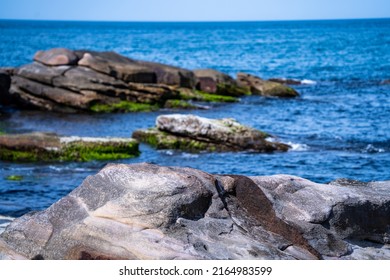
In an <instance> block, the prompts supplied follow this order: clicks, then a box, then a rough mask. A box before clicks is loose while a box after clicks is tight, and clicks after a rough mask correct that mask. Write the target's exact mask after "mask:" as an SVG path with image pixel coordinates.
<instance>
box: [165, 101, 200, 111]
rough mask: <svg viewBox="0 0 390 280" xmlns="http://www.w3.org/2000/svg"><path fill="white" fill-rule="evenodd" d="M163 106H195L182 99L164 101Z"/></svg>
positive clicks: (190, 107)
mask: <svg viewBox="0 0 390 280" xmlns="http://www.w3.org/2000/svg"><path fill="white" fill-rule="evenodd" d="M164 107H165V108H177V109H195V108H196V106H194V105H192V104H190V103H188V102H187V101H184V100H177V99H170V100H167V102H165V105H164Z"/></svg>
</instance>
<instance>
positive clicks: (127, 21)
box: [0, 17, 390, 23]
mask: <svg viewBox="0 0 390 280" xmlns="http://www.w3.org/2000/svg"><path fill="white" fill-rule="evenodd" d="M386 19H390V17H372V18H322V19H262V20H256V19H254V20H249V19H248V20H92V19H87V20H84V19H15V18H0V21H37V22H38V21H54V22H107V23H225V22H226V23H228V22H229V23H232V22H237V23H239V22H282V21H348V20H386Z"/></svg>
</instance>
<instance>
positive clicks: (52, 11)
mask: <svg viewBox="0 0 390 280" xmlns="http://www.w3.org/2000/svg"><path fill="white" fill-rule="evenodd" d="M384 17H387V18H388V17H390V0H189V1H188V0H108V1H101V0H62V1H58V0H0V19H49V20H109V21H229V20H232V21H236V20H297V19H344V18H345V19H348V18H384Z"/></svg>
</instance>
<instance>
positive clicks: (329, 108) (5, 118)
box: [0, 19, 390, 217]
mask: <svg viewBox="0 0 390 280" xmlns="http://www.w3.org/2000/svg"><path fill="white" fill-rule="evenodd" d="M54 47H65V48H69V49H91V50H98V51H115V52H118V53H120V54H122V55H125V56H128V57H131V58H135V59H141V60H149V61H156V62H161V63H166V64H170V65H176V66H180V67H183V68H189V69H196V68H214V69H217V70H220V71H222V72H225V73H227V74H230V75H232V76H233V77H234V76H235V75H236V73H237V72H242V71H243V72H248V73H251V74H254V75H257V76H260V77H262V78H265V79H268V78H273V77H284V78H293V79H298V80H301V81H305V82H304V84H302V85H295V86H293V87H294V88H295V89H296V90H297V91H298V92H299V93H300V94H301V95H300V97H299V98H296V99H288V100H286V99H278V98H264V97H260V96H248V97H243V98H241V101H240V102H238V103H234V104H212V106H211V108H210V109H209V110H183V111H181V110H179V111H178V110H161V111H159V112H149V113H128V114H82V115H64V114H56V113H49V112H37V111H19V110H15V109H4V108H3V109H2V110H3V111H4V110H5V111H6V113H5V114H2V115H1V118H0V131H3V132H7V133H20V132H29V131H45V132H55V133H58V134H61V135H77V136H99V137H106V136H107V137H108V136H121V137H129V136H131V134H132V132H133V131H134V130H135V129H138V128H147V127H151V126H154V123H155V119H156V117H157V116H158V115H160V114H169V113H183V114H196V115H200V116H204V117H209V118H225V117H229V118H235V119H236V120H238V121H239V122H241V123H243V124H245V125H249V126H251V127H254V128H257V129H260V130H263V131H266V132H269V133H270V134H272V135H275V136H276V137H277V138H278V139H279V140H280V141H282V142H285V143H288V144H290V145H291V146H292V147H293V148H292V149H291V150H290V151H289V152H287V153H273V154H258V153H250V152H241V153H198V154H190V153H184V152H177V151H171V150H160V151H156V150H154V149H152V148H150V147H149V146H147V145H144V144H141V145H140V149H141V156H140V157H138V158H133V159H129V160H121V161H117V162H120V163H138V162H150V163H156V164H161V165H167V166H187V167H194V168H198V169H201V170H204V171H206V172H210V173H218V174H229V173H230V174H231V173H234V174H244V175H258V176H261V175H273V174H292V175H296V176H300V177H303V178H306V179H309V180H312V181H315V182H319V183H327V182H330V181H332V180H334V179H337V178H350V179H355V180H361V181H377V180H390V121H389V119H390V85H389V84H385V83H384V81H386V80H389V79H390V19H371V20H333V21H275V22H207V23H206V22H205V23H157V22H156V23H154V22H153V23H141V22H139V23H126V22H60V21H5V20H3V21H0V50H1V51H0V67H6V66H11V67H15V66H20V65H23V64H27V63H30V62H31V61H32V57H33V55H34V53H35V52H36V51H38V50H45V49H50V48H54ZM106 164H107V162H101V161H95V162H87V163H74V162H70V163H66V162H58V163H11V162H0V217H1V216H11V217H18V216H21V215H23V214H25V213H27V212H29V211H33V210H41V209H44V208H46V207H48V206H49V205H51V204H52V203H54V202H55V201H57V200H58V199H60V198H61V197H63V196H64V195H66V194H67V193H69V192H70V191H72V190H73V189H74V188H76V187H77V186H78V185H80V184H81V182H82V181H83V180H84V179H85V178H86V177H87V176H89V175H93V174H96V173H97V172H98V171H99V170H100V169H101V168H102V167H104V166H105V165H106ZM10 175H21V176H22V177H23V178H22V180H20V181H10V180H7V179H6V178H7V177H8V176H10Z"/></svg>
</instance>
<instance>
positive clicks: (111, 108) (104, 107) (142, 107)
mask: <svg viewBox="0 0 390 280" xmlns="http://www.w3.org/2000/svg"><path fill="white" fill-rule="evenodd" d="M89 109H90V110H91V111H92V112H95V113H114V112H123V113H127V112H150V111H155V110H158V106H157V105H150V104H143V103H136V102H130V101H120V102H118V103H112V104H94V105H92V106H91V107H90V108H89Z"/></svg>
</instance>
